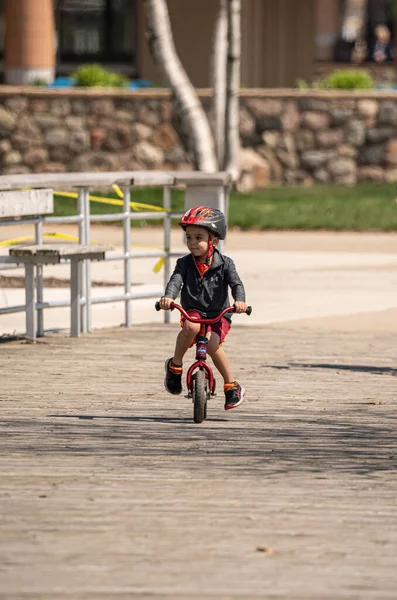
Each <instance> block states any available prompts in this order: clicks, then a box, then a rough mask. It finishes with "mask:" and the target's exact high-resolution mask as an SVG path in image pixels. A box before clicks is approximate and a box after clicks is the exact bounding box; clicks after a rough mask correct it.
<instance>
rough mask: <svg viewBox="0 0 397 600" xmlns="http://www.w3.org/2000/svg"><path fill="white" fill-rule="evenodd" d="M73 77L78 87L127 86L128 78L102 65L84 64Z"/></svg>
mask: <svg viewBox="0 0 397 600" xmlns="http://www.w3.org/2000/svg"><path fill="white" fill-rule="evenodd" d="M72 77H73V78H74V80H75V82H74V85H75V86H77V87H126V85H127V84H128V79H127V78H126V77H125V76H124V75H121V74H119V73H112V72H111V71H107V70H106V69H104V68H103V67H101V65H96V64H93V65H82V66H81V67H80V68H79V69H77V71H76V72H75V73H73V75H72Z"/></svg>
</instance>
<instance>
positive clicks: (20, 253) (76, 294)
mask: <svg viewBox="0 0 397 600" xmlns="http://www.w3.org/2000/svg"><path fill="white" fill-rule="evenodd" d="M106 250H109V247H108V246H99V245H92V246H83V245H81V244H46V245H35V246H25V247H21V248H11V249H10V251H9V254H10V257H12V259H13V262H15V263H18V264H23V265H24V267H25V295H26V309H25V314H26V334H27V335H28V336H29V337H30V338H32V339H35V338H36V323H35V321H36V301H35V284H34V269H35V267H40V266H43V265H50V264H51V265H54V264H57V263H60V262H61V260H70V265H71V266H70V283H71V311H70V315H71V317H70V335H71V336H72V337H78V336H79V335H80V319H81V313H80V288H81V269H80V263H81V261H83V260H104V259H105V252H106Z"/></svg>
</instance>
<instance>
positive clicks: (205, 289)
mask: <svg viewBox="0 0 397 600" xmlns="http://www.w3.org/2000/svg"><path fill="white" fill-rule="evenodd" d="M229 287H230V289H231V292H232V296H233V298H234V300H235V301H236V302H245V290H244V285H243V283H242V281H241V279H240V277H239V275H238V273H237V270H236V267H235V265H234V262H233V261H232V259H231V258H229V257H228V256H224V255H223V254H221V253H220V252H219V251H218V250H215V252H214V256H213V260H212V264H211V266H210V267H209V269H208V270H207V271H206V272H205V273H204V275H203V277H201V275H200V272H199V270H198V267H197V265H196V261H195V259H194V258H193V256H192V255H191V254H187V255H186V256H183V257H182V258H179V259H178V260H177V262H176V266H175V270H174V272H173V274H172V275H171V278H170V280H169V282H168V284H167V287H166V289H165V292H164V297H165V298H172V299H173V300H175V299H176V298H177V296H178V295H179V292H181V304H182V306H183V308H184V309H185V310H197V311H199V312H201V313H202V315H203V317H204V318H205V319H212V318H213V317H216V316H217V315H218V314H219V313H220V312H221V311H222V310H223V309H224V308H226V307H227V306H230V301H229V294H228V291H229ZM181 290H182V291H181ZM225 316H226V318H227V319H229V321H230V320H231V313H227V314H226V315H225Z"/></svg>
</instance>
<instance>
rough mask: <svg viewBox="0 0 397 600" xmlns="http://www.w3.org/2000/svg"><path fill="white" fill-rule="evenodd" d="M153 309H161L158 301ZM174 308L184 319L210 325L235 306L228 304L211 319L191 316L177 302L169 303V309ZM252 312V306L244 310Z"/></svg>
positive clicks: (246, 312)
mask: <svg viewBox="0 0 397 600" xmlns="http://www.w3.org/2000/svg"><path fill="white" fill-rule="evenodd" d="M154 307H155V309H156V310H157V311H159V310H161V307H160V302H156V304H155V305H154ZM174 308H176V309H177V310H179V312H180V313H181V315H182V316H183V317H185V319H186V320H187V321H190V322H191V323H200V324H204V325H212V324H213V323H216V321H219V319H221V318H222V317H224V316H225V314H226V313H228V312H235V307H234V306H228V307H227V308H225V309H224V310H223V311H222V312H221V313H219V315H218V316H216V317H215V318H213V319H200V318H198V317H191V316H190V315H189V314H188V313H187V312H186V311H185V309H184V308H182V306H180V305H179V304H176V303H175V302H172V304H171V310H174ZM251 313H252V306H248V307H247V310H246V311H245V314H246V315H250V314H251Z"/></svg>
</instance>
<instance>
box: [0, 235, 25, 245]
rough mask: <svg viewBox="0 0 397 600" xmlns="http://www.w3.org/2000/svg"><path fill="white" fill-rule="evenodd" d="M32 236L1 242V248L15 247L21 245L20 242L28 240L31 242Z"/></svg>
mask: <svg viewBox="0 0 397 600" xmlns="http://www.w3.org/2000/svg"><path fill="white" fill-rule="evenodd" d="M30 239H31V236H26V237H19V238H13V239H11V240H4V242H0V247H2V246H13V245H14V244H19V243H20V242H26V240H30Z"/></svg>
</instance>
